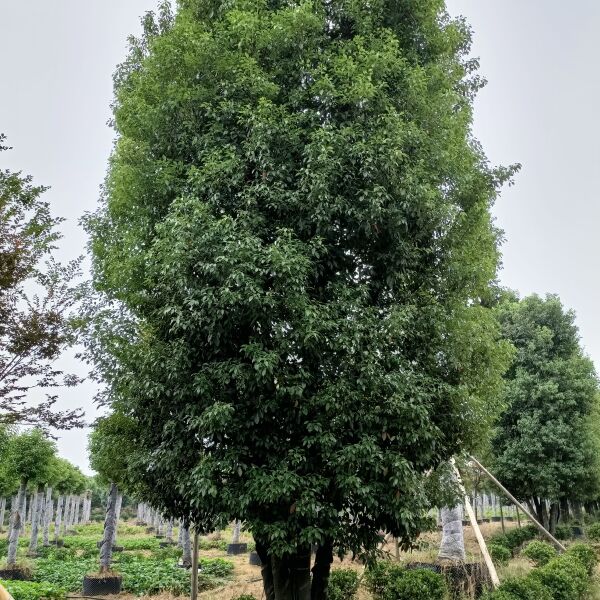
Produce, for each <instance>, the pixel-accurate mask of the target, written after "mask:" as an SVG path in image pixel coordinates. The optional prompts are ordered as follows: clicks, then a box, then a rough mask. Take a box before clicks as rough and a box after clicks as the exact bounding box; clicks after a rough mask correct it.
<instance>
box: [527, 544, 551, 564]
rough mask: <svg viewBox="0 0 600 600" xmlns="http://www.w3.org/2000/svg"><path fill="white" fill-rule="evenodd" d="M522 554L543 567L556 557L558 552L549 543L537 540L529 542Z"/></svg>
mask: <svg viewBox="0 0 600 600" xmlns="http://www.w3.org/2000/svg"><path fill="white" fill-rule="evenodd" d="M521 554H522V555H523V556H525V557H526V558H528V559H530V560H532V561H533V562H534V563H535V564H536V565H537V566H543V565H545V564H546V563H548V562H549V561H551V560H552V559H553V558H554V557H555V556H556V550H555V549H554V547H553V546H551V545H550V544H548V542H542V541H539V540H535V541H533V542H529V544H527V546H525V548H523V550H522V551H521Z"/></svg>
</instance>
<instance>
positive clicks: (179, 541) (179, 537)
mask: <svg viewBox="0 0 600 600" xmlns="http://www.w3.org/2000/svg"><path fill="white" fill-rule="evenodd" d="M178 527H179V531H178V535H177V545H178V546H179V547H180V548H183V523H182V522H181V520H180V521H179V526H178Z"/></svg>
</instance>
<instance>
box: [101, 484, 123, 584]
mask: <svg viewBox="0 0 600 600" xmlns="http://www.w3.org/2000/svg"><path fill="white" fill-rule="evenodd" d="M118 495H119V491H118V489H117V486H116V485H115V484H114V483H111V484H110V490H109V493H108V501H107V504H106V517H105V519H104V536H103V538H102V545H101V546H100V572H101V573H106V572H107V571H110V565H111V563H112V548H113V540H114V539H115V535H116V528H117V522H116V521H117V519H116V517H117V497H118Z"/></svg>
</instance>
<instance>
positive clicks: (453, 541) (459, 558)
mask: <svg viewBox="0 0 600 600" xmlns="http://www.w3.org/2000/svg"><path fill="white" fill-rule="evenodd" d="M441 512H442V541H441V544H440V551H439V553H438V558H439V559H445V560H451V561H453V562H464V560H465V540H464V536H463V524H462V516H463V515H462V506H454V507H452V508H442V511H441Z"/></svg>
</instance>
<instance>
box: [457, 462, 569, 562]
mask: <svg viewBox="0 0 600 600" xmlns="http://www.w3.org/2000/svg"><path fill="white" fill-rule="evenodd" d="M469 458H470V459H471V460H472V461H473V462H474V463H475V465H476V466H477V467H478V468H479V469H480V470H481V471H482V472H483V473H485V474H486V475H487V476H488V477H489V478H490V479H491V480H492V481H493V482H494V483H495V484H496V485H497V486H498V487H499V488H500V489H501V490H502V491H503V492H504V493H505V494H506V496H507V497H508V498H509V499H510V500H512V501H513V502H514V504H515V506H517V507H518V508H520V509H521V510H522V511H523V512H524V513H525V514H526V515H527V516H528V517H529V518H530V519H531V522H532V523H533V524H534V525H535V526H536V527H537V528H538V529H539V531H540V533H542V534H543V535H544V536H545V537H546V538H548V539H549V540H550V541H551V542H552V543H553V544H554V546H556V548H558V550H560V551H561V552H564V551H565V550H566V548H565V547H564V546H563V545H562V544H561V543H560V542H559V541H558V540H557V539H556V538H555V537H554V536H553V535H552V534H551V533H550V532H549V531H548V530H547V529H546V528H545V527H544V526H543V525H542V524H541V523H540V522H539V521H538V520H537V519H536V518H535V517H534V516H533V515H532V514H531V513H530V512H529V510H527V509H526V508H525V506H524V505H523V504H521V503H520V502H519V501H518V500H517V499H516V498H515V497H514V496H513V495H512V494H511V493H510V492H509V491H508V490H507V489H506V488H505V487H504V486H503V485H502V484H501V483H500V482H499V481H498V480H497V479H496V478H495V477H494V476H493V475H492V474H491V473H490V472H489V471H488V470H487V469H486V468H485V467H484V466H483V465H482V464H481V463H480V462H479V461H478V460H477V459H476V458H475V457H474V456H470V457H469Z"/></svg>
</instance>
